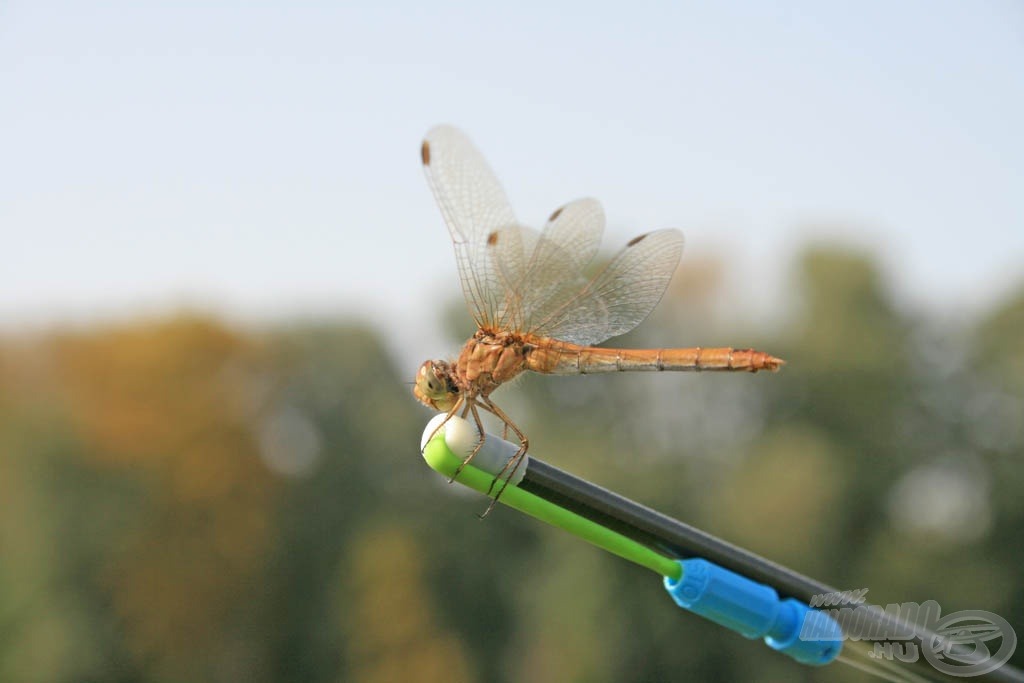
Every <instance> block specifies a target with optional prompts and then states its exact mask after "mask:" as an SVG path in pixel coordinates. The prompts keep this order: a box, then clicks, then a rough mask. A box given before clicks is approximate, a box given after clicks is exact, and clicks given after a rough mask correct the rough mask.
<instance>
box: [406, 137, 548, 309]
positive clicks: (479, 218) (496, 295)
mask: <svg viewBox="0 0 1024 683" xmlns="http://www.w3.org/2000/svg"><path fill="white" fill-rule="evenodd" d="M421 152H422V158H423V169H424V171H425V172H426V175H427V182H428V183H429V184H430V189H431V190H432V191H433V193H434V198H435V199H436V200H437V203H438V205H439V206H440V208H441V214H442V215H443V216H444V220H445V222H446V223H447V224H448V231H449V233H450V234H451V238H452V242H453V243H454V245H455V261H456V263H457V264H458V268H459V278H460V280H461V281H462V293H463V295H464V296H465V298H466V304H467V305H468V306H469V312H470V314H471V315H472V316H473V319H474V320H475V321H476V324H477V325H478V326H480V327H490V328H494V327H495V326H496V325H497V324H498V323H499V321H501V320H502V319H503V318H506V317H507V316H508V313H507V309H508V302H509V301H510V300H512V299H513V298H514V297H512V296H510V294H511V292H510V289H509V288H510V287H511V286H513V284H514V283H516V282H518V281H519V280H520V279H521V278H522V276H523V273H524V272H525V271H524V265H523V264H524V262H525V257H524V255H523V254H524V249H525V248H526V247H525V246H524V241H526V242H529V241H530V236H529V235H527V234H525V233H522V232H521V231H520V229H519V228H518V226H517V225H516V219H515V215H514V214H513V213H512V207H511V206H510V205H509V201H508V198H507V197H506V196H505V192H504V191H503V190H502V189H501V185H500V184H499V183H498V180H497V178H496V177H495V176H494V173H493V172H492V171H491V169H490V167H489V166H488V165H487V162H486V161H484V158H483V156H481V154H480V152H478V151H477V149H476V148H475V147H474V146H473V143H471V142H470V141H469V139H468V138H467V137H466V136H465V135H464V134H463V133H462V132H461V131H459V130H458V129H456V128H453V127H451V126H437V127H435V128H432V129H431V130H430V132H428V133H427V136H426V138H425V139H424V140H423V146H422V149H421ZM528 246H530V247H531V248H532V244H531V245H528Z"/></svg>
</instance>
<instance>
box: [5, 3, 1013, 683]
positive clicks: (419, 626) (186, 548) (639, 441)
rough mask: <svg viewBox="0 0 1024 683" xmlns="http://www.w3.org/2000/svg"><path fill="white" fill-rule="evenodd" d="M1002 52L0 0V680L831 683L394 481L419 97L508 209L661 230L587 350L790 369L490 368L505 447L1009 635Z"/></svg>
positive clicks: (682, 16)
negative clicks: (515, 428) (664, 236)
mask: <svg viewBox="0 0 1024 683" xmlns="http://www.w3.org/2000/svg"><path fill="white" fill-rule="evenodd" d="M1022 73H1024V10H1022V6H1021V5H1020V4H1019V3H1016V2H1011V1H1006V2H998V1H992V2H974V3H954V2H904V3H899V4H890V3H881V2H867V3H855V4H854V3H850V4H841V3H816V2H788V3H773V4H771V5H769V4H767V3H715V4H714V5H712V4H710V3H672V4H669V3H665V4H657V3H647V2H633V3H629V4H628V5H622V4H621V3H576V4H572V3H561V4H550V3H514V4H508V5H507V6H505V7H502V8H495V7H492V8H487V7H482V6H478V5H477V4H474V3H461V4H460V3H430V4H421V3H382V4H377V5H372V6H371V5H370V4H369V3H367V4H362V5H357V4H352V3H347V4H346V3H318V2H302V3H283V2H261V3H233V2H204V3H192V2H186V3H171V2H151V3H129V2H105V3H60V2H47V1H45V0H43V1H36V2H18V1H14V2H11V1H8V2H0V680H4V681H8V680H10V681H26V682H36V681H38V682H50V681H53V682H65V681H67V682H72V681H74V682H78V681H123V682H126V683H127V682H134V681H160V682H163V681H168V682H169V681H186V680H187V681H256V682H261V681H315V682H321V681H323V682H326V681H367V682H376V681H393V680H412V681H427V682H430V681H519V680H535V681H666V680H681V679H686V680H793V679H795V678H797V677H802V678H804V679H807V680H812V679H813V680H861V679H862V678H863V677H864V674H863V673H860V672H856V671H853V670H852V669H849V668H844V667H841V666H833V667H831V668H829V669H828V670H827V671H825V672H809V671H806V670H804V669H802V668H800V667H799V666H798V665H796V664H794V663H792V662H790V661H789V660H788V659H786V658H784V657H780V656H777V655H775V654H774V653H771V652H770V651H768V650H767V648H765V647H764V646H763V645H762V644H760V643H756V642H748V641H745V640H743V639H741V638H738V637H736V636H734V635H732V634H729V633H728V632H725V631H723V630H722V629H719V628H718V627H715V626H712V625H709V624H707V623H705V622H702V621H700V620H698V619H697V618H695V617H690V616H687V615H685V614H683V613H681V612H680V611H679V610H678V609H676V608H674V607H672V606H671V604H670V602H669V601H668V600H667V598H666V596H665V595H664V593H663V591H662V588H661V585H660V582H659V581H658V579H657V577H654V576H652V575H650V573H649V572H648V571H647V570H644V569H640V568H636V567H632V566H629V565H626V564H625V563H623V562H622V561H619V560H617V559H615V558H612V557H610V556H605V555H604V554H602V553H601V552H599V551H597V550H595V549H592V548H590V547H588V546H586V545H584V544H583V543H582V542H580V541H578V540H576V539H573V538H571V537H567V536H566V535H565V534H562V533H560V532H558V531H555V530H552V529H548V528H545V527H542V526H541V525H540V524H538V523H535V522H532V521H529V520H527V519H525V518H523V517H521V516H519V515H517V514H516V513H514V512H512V511H511V510H507V509H501V508H500V506H499V509H497V510H496V511H495V512H494V513H493V514H492V515H491V516H490V517H488V518H487V519H486V521H484V522H480V521H478V520H477V517H476V515H477V514H478V513H479V512H481V511H482V509H483V508H484V507H485V501H484V500H483V499H481V498H479V497H476V496H474V495H469V494H467V493H464V492H463V491H460V490H459V487H458V486H449V485H447V484H446V483H445V482H444V481H443V480H441V479H440V478H439V477H438V476H436V475H435V474H434V473H433V472H432V471H430V470H429V469H427V468H426V466H425V465H424V464H423V462H422V460H421V459H420V458H419V455H418V444H419V435H420V431H421V430H422V427H423V425H424V424H425V422H426V420H427V419H428V418H429V413H428V412H427V411H426V410H425V409H423V408H422V407H420V406H418V405H417V404H415V403H414V401H413V400H412V397H411V395H410V391H409V389H410V387H409V386H408V382H409V381H410V380H411V379H412V377H413V374H414V372H415V370H416V367H417V366H418V364H419V363H420V362H422V360H424V359H426V358H436V357H444V356H448V355H452V354H454V353H455V352H456V351H457V349H458V347H459V344H460V342H461V340H462V339H464V338H465V337H466V336H467V335H468V334H469V333H470V332H471V326H470V324H469V321H468V317H467V316H466V315H465V312H464V307H463V306H462V303H461V301H460V300H459V293H458V287H457V281H456V273H455V264H454V259H453V258H452V253H451V245H450V243H449V241H448V237H447V232H446V231H445V228H444V226H443V224H442V222H441V219H440V215H439V213H438V211H437V209H436V207H435V206H434V204H433V200H432V198H431V196H430V194H429V192H428V190H427V188H426V184H425V182H424V181H423V178H422V174H421V168H420V163H419V159H418V148H419V141H420V138H421V136H422V135H423V133H424V132H425V131H426V130H427V129H428V128H429V127H430V126H431V125H433V124H435V123H439V122H449V123H454V124H457V125H459V126H461V127H463V128H464V129H465V130H467V131H468V132H469V134H470V135H471V136H472V137H473V138H474V139H475V141H476V142H477V144H478V145H479V146H480V147H481V148H482V150H483V151H484V153H485V155H486V156H487V157H488V158H489V159H490V161H491V163H492V165H493V166H494V167H495V169H496V170H497V172H498V174H499V176H500V177H501V178H502V179H503V182H504V183H505V185H506V187H507V189H508V191H509V194H510V196H511V198H512V200H513V203H514V205H515V206H516V209H517V211H518V213H519V215H520V217H521V218H522V219H523V220H524V221H525V222H527V223H530V224H534V225H539V224H540V223H541V222H542V220H543V217H545V216H547V215H548V214H549V213H550V211H551V210H552V209H553V208H555V207H556V206H559V205H560V204H562V203H564V202H565V201H567V200H569V199H572V198H575V197H580V196H588V195H589V196H596V197H598V198H600V199H601V200H602V201H603V202H604V204H605V206H606V209H607V212H608V216H609V228H608V230H607V244H608V245H609V249H612V248H614V247H617V246H619V245H622V244H624V242H625V241H626V240H627V239H629V238H630V237H632V236H633V235H636V234H638V233H640V232H644V231H646V230H649V229H653V228H657V227H667V226H676V227H680V228H682V229H683V230H684V232H685V233H686V235H687V240H688V246H687V252H686V254H685V255H684V259H683V263H682V266H681V267H680V269H679V271H678V272H677V274H676V277H675V279H674V281H673V283H672V285H671V287H670V290H669V292H668V294H667V295H666V297H665V299H664V300H663V302H662V303H661V305H660V306H659V308H658V309H657V310H656V312H655V314H654V315H653V316H652V317H651V318H650V319H649V320H648V321H646V322H645V323H644V324H643V325H642V326H641V327H640V328H639V329H638V330H637V331H636V332H634V333H632V334H630V335H628V336H626V337H623V338H621V339H619V340H615V341H616V343H619V344H623V345H626V344H628V345H657V346H672V345H704V346H711V345H733V346H741V347H742V346H755V347H758V348H762V349H764V350H767V351H770V352H772V353H774V354H776V355H779V356H781V357H784V358H786V359H787V360H788V361H789V365H787V366H786V368H785V370H784V371H783V372H781V373H779V374H777V375H764V374H759V375H756V376H749V375H742V376H722V375H710V374H704V375H658V376H645V375H641V376H616V377H586V378H554V379H552V378H543V377H530V378H526V379H525V380H523V381H521V382H518V383H517V384H516V385H515V386H514V387H510V388H504V389H502V390H501V391H500V393H499V394H497V397H498V398H500V399H501V404H502V405H503V406H504V407H505V409H506V410H507V411H509V412H510V413H511V414H512V415H514V416H515V417H516V419H517V420H518V421H519V422H520V424H521V425H522V426H523V427H524V428H525V429H526V430H527V431H528V433H529V434H530V435H531V440H532V444H533V448H534V449H535V451H536V453H537V454H538V455H539V456H541V457H543V458H545V459H546V460H549V461H551V462H552V463H554V464H556V465H558V466H560V467H563V468H565V469H568V470H570V471H572V472H574V473H576V474H579V475H581V476H584V477H587V478H589V479H591V480H593V481H595V482H597V483H600V484H602V485H605V486H608V487H611V488H613V489H615V490H617V491H619V492H621V493H623V494H624V495H627V496H629V497H631V498H634V499H636V500H639V501H642V502H644V503H646V504H648V505H651V506H653V507H656V508H658V509H660V510H662V511H664V512H666V513H668V514H671V515H674V516H678V517H680V518H682V519H684V520H686V521H688V522H690V523H694V524H697V525H699V526H701V527H702V528H704V529H706V530H708V531H710V532H712V533H715V534H718V535H720V536H722V537H724V538H726V539H727V540H730V541H732V542H734V543H738V544H740V545H743V546H746V547H748V548H750V549H752V550H754V551H756V552H758V553H761V554H763V555H765V556H767V557H769V558H771V559H773V560H776V561H778V562H782V563H784V564H787V565H789V566H792V567H793V568H795V569H797V570H799V571H801V572H804V573H807V574H809V575H811V576H814V577H816V578H818V579H821V580H822V581H825V582H827V583H830V584H833V585H837V586H839V587H842V588H850V589H856V588H864V587H866V588H868V589H869V591H870V592H869V594H868V598H869V600H870V601H872V602H876V603H881V604H885V603H887V602H901V601H908V600H913V601H924V600H928V599H934V600H937V601H938V602H939V603H940V604H941V605H942V607H943V610H944V611H946V612H951V611H956V610H961V609H984V610H990V611H992V612H995V613H997V614H999V615H1001V616H1003V617H1004V618H1006V619H1008V620H1009V622H1010V623H1011V624H1012V625H1014V626H1015V627H1016V628H1017V629H1018V631H1019V630H1020V629H1022V628H1024V608H1022V605H1024V589H1022V586H1021V581H1020V567H1021V565H1022V563H1024V543H1022V541H1024V496H1021V491H1022V490H1024V462H1022V457H1024V269H1022V266H1024V136H1022V135H1021V133H1020V121H1024V89H1022V81H1021V74H1022ZM1015 660H1016V661H1017V662H1018V663H1019V662H1020V661H1021V658H1020V657H1019V656H1018V657H1016V658H1015Z"/></svg>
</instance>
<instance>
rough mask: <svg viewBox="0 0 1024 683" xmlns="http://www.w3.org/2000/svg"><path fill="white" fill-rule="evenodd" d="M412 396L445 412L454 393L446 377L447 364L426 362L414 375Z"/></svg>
mask: <svg viewBox="0 0 1024 683" xmlns="http://www.w3.org/2000/svg"><path fill="white" fill-rule="evenodd" d="M412 391H413V394H414V395H415V396H416V398H417V399H419V401H420V402H421V403H424V404H425V405H428V406H430V407H432V408H437V409H439V410H447V406H450V404H451V402H452V400H453V396H452V395H453V394H454V393H456V392H455V389H454V387H453V386H452V383H451V381H450V378H449V377H448V376H447V364H446V363H444V362H443V361H439V362H434V361H429V360H428V361H427V362H425V363H424V364H423V365H421V366H420V369H419V372H417V373H416V383H415V385H414V386H413V390H412Z"/></svg>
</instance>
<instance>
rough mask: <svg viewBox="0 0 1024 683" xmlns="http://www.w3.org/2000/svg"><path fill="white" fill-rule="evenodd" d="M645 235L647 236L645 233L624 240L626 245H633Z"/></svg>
mask: <svg viewBox="0 0 1024 683" xmlns="http://www.w3.org/2000/svg"><path fill="white" fill-rule="evenodd" d="M645 237H647V235H646V234H644V235H638V236H636V237H634V238H633V239H631V240H630V241H628V242H626V246H627V247H632V246H635V245H637V244H639V243H640V240H642V239H643V238H645Z"/></svg>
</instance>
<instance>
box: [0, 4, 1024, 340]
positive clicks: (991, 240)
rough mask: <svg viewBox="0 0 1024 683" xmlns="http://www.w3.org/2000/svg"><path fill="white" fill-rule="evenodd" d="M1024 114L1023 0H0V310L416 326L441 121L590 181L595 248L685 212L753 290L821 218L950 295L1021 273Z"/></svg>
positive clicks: (517, 198)
mask: <svg viewBox="0 0 1024 683" xmlns="http://www.w3.org/2000/svg"><path fill="white" fill-rule="evenodd" d="M1022 121H1024V5H1022V4H1021V3H1019V2H1015V1H1013V0H1006V1H1005V2H982V1H977V2H933V1H927V2H898V3H892V2H848V3H830V2H824V3H823V2H810V1H808V2H792V3H774V2H773V3H767V2H764V3H762V2H748V3H697V2H694V3H683V2H677V3H646V2H629V3H621V2H617V3H600V2H580V3H529V2H528V3H501V6H500V7H497V6H496V4H491V5H488V6H485V3H479V2H465V3H457V4H456V3H437V2H431V3H390V4H389V3H375V4H372V5H371V4H370V3H364V4H354V3H326V2H323V3H318V2H259V3H249V2H231V3H229V2H187V3H186V2H143V3H138V2H104V3H80V2H68V3H59V2H46V1H45V0H33V1H31V2H28V1H24V2H18V1H15V2H9V1H8V2H2V1H0V239H2V242H0V248H2V254H0V321H5V323H6V324H2V323H0V325H3V326H4V327H10V326H12V325H13V326H19V325H23V324H25V323H39V322H42V323H48V322H52V321H54V320H63V319H68V318H73V319H78V320H80V319H83V318H84V319H90V318H92V317H95V316H100V317H109V316H111V315H113V316H115V317H116V316H121V315H128V314H132V313H134V312H138V311H154V310H157V311H158V310H162V309H164V308H167V307H171V306H174V305H177V304H180V303H188V304H197V305H202V306H206V307H210V308H212V309H214V310H217V311H222V312H227V313H229V314H234V315H239V316H242V317H246V318H252V317H256V318H262V317H271V318H273V317H279V316H287V315H292V314H295V313H308V312H316V313H333V314H342V313H350V312H359V313H362V314H364V315H365V316H366V317H369V318H371V319H373V320H383V319H385V318H387V317H391V318H401V319H402V320H404V321H409V322H413V323H425V322H426V321H429V320H430V319H431V318H432V317H433V314H432V313H428V312H429V311H432V310H433V308H436V305H435V303H434V302H435V301H436V300H438V299H439V298H440V300H445V301H447V300H448V299H449V297H451V296H455V295H456V293H457V291H458V290H457V283H456V276H455V264H454V259H453V257H452V253H451V247H450V244H449V243H448V241H447V240H448V238H447V233H446V231H445V229H444V227H443V226H442V224H441V220H440V216H439V214H438V212H437V209H436V208H435V206H434V204H433V200H432V198H431V197H430V194H429V192H428V190H427V187H426V183H425V182H424V180H423V177H422V173H421V168H420V164H419V159H418V148H419V141H420V138H421V137H422V135H423V133H424V132H425V131H426V130H427V129H428V128H429V127H430V126H431V125H433V124H435V123H439V122H448V123H454V124H456V125H459V126H460V127H462V128H463V129H465V130H466V131H467V132H468V133H469V135H470V136H471V137H472V138H473V139H474V140H475V141H476V143H477V144H478V146H480V148H481V149H482V150H483V152H484V154H485V155H486V156H487V157H488V158H489V159H490V161H491V163H492V165H493V166H494V167H495V169H496V171H497V172H498V175H499V176H500V177H501V178H502V180H503V182H504V184H505V186H506V188H507V190H508V192H509V194H510V196H511V198H512V201H513V203H514V205H515V206H516V209H517V212H518V214H519V216H520V218H521V219H523V220H524V221H525V222H527V223H533V224H539V223H540V222H541V220H542V219H543V217H544V216H546V215H547V214H548V213H549V212H550V211H551V210H552V209H553V208H554V207H556V206H558V205H560V204H562V203H563V202H565V201H566V200H569V199H572V198H575V197H579V196H586V195H590V196H596V197H597V198H599V199H601V200H602V202H603V203H604V205H605V208H606V210H607V213H608V216H609V222H610V227H609V230H608V235H607V238H606V244H607V246H608V248H609V249H611V248H616V247H618V246H620V245H622V244H623V243H624V242H625V241H626V240H627V239H628V238H629V237H631V236H633V235H635V234H638V233H640V232H644V231H646V230H650V229H653V228H658V227H669V226H674V227H679V228H682V229H683V231H684V232H685V233H686V236H687V241H688V243H687V254H689V255H690V258H699V257H701V256H705V255H714V254H721V253H723V251H724V250H726V249H733V250H735V251H736V253H737V259H736V262H737V268H738V269H742V275H739V276H738V277H740V278H742V280H743V281H744V282H749V283H750V284H751V289H752V291H753V292H756V293H757V296H756V297H751V298H752V299H753V303H754V304H759V303H760V302H759V301H758V300H757V298H758V297H761V298H762V299H763V303H764V305H765V306H768V307H769V308H770V307H772V306H777V305H778V303H779V300H780V297H781V296H782V295H783V292H784V284H782V280H781V278H782V276H783V274H784V273H785V272H786V269H787V268H789V267H790V264H791V261H792V257H793V254H794V252H795V250H796V249H797V247H798V246H799V245H800V244H802V243H803V242H804V241H805V240H806V239H808V238H811V237H823V236H824V237H836V236H838V237H840V238H841V239H843V240H844V241H848V242H851V243H853V244H857V245H862V246H865V247H867V248H869V249H870V250H871V251H872V253H874V254H876V255H877V256H878V257H879V259H880V261H881V262H882V263H883V264H884V266H885V267H886V269H887V271H886V272H887V274H888V276H889V277H890V279H891V280H892V282H893V285H894V287H896V289H897V291H898V292H899V294H900V296H901V297H902V299H903V301H905V302H906V303H907V304H908V305H911V306H919V305H920V306H925V307H927V308H929V309H932V310H949V311H952V312H959V311H968V312H969V311H971V310H977V309H978V308H979V307H981V306H984V305H988V304H989V303H991V302H993V301H995V300H997V299H998V297H999V295H1000V294H1001V293H1005V292H1007V291H1008V290H1009V289H1010V288H1011V286H1012V285H1013V284H1014V283H1020V282H1021V281H1022V280H1024V133H1022V125H1021V122H1022ZM686 259H687V256H686V255H684V260H683V267H684V268H685V266H686ZM684 342H686V340H680V343H684ZM686 343H689V342H686Z"/></svg>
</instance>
